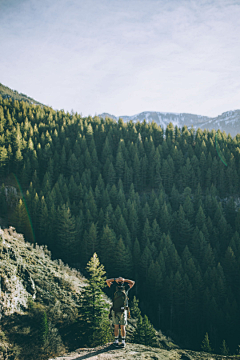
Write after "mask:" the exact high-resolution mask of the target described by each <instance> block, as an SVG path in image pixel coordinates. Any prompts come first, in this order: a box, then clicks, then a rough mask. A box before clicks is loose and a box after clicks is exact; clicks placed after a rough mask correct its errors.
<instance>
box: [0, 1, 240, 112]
mask: <svg viewBox="0 0 240 360" xmlns="http://www.w3.org/2000/svg"><path fill="white" fill-rule="evenodd" d="M239 19H240V0H238V1H234V0H186V1H184V0H168V1H167V0H41V1H40V0H0V49H1V55H0V83H2V84H3V85H6V86H8V87H10V88H11V89H13V90H17V91H18V92H22V93H24V94H26V95H28V96H30V97H32V98H34V99H35V100H37V101H40V102H42V103H44V104H46V105H49V106H52V107H53V108H54V109H64V110H65V111H71V110H73V111H77V112H78V113H81V114H82V115H83V116H88V115H92V116H94V115H96V114H100V113H102V112H108V113H110V114H113V115H116V116H119V115H134V114H137V113H140V112H142V111H162V112H178V113H181V112H186V113H193V114H199V115H207V116H217V115H219V114H221V113H222V112H225V111H228V110H236V109H240V20H239Z"/></svg>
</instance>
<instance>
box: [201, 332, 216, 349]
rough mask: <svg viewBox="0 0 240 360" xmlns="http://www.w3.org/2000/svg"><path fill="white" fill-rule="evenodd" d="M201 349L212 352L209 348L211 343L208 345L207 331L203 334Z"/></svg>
mask: <svg viewBox="0 0 240 360" xmlns="http://www.w3.org/2000/svg"><path fill="white" fill-rule="evenodd" d="M201 349H202V351H205V352H207V353H212V351H213V350H212V348H211V345H210V341H209V337H208V333H206V334H205V336H204V339H203V341H202V345H201Z"/></svg>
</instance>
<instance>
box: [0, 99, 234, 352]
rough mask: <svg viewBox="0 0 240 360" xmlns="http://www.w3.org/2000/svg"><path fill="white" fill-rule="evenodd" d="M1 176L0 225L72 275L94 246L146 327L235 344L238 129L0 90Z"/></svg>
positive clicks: (192, 342)
mask: <svg viewBox="0 0 240 360" xmlns="http://www.w3.org/2000/svg"><path fill="white" fill-rule="evenodd" d="M224 163H225V164H226V165H225V164H224ZM0 183H1V184H3V185H2V188H1V193H0V217H1V224H2V225H8V224H10V225H13V226H15V227H16V229H17V231H18V232H22V233H24V235H25V237H26V240H27V241H29V242H37V243H38V244H46V245H47V246H48V247H49V249H50V250H51V251H52V254H53V255H54V257H55V258H62V259H63V260H64V261H65V262H67V263H68V264H70V265H71V266H76V267H78V268H79V269H80V270H82V271H83V269H84V268H85V267H86V264H87V262H88V261H89V259H90V257H91V256H92V255H93V253H94V252H97V254H98V256H99V258H100V261H101V263H102V264H103V265H104V267H105V269H106V271H107V275H108V276H111V277H115V276H119V275H121V276H124V277H129V278H131V279H134V280H135V281H136V286H135V290H134V291H135V294H136V295H137V297H138V298H139V299H140V305H141V308H142V310H143V312H145V313H146V314H147V315H148V316H149V317H150V319H151V321H152V322H153V324H154V325H155V326H156V328H159V329H161V330H162V331H165V332H167V333H169V334H171V335H173V336H174V337H175V339H176V340H177V341H179V342H181V343H182V344H184V346H188V347H190V348H193V349H200V346H201V342H202V340H203V338H204V336H205V334H206V332H208V334H209V338H210V341H211V344H212V347H213V348H214V349H215V351H217V352H218V351H219V349H220V347H221V345H222V342H223V340H225V341H226V343H227V345H228V346H229V347H230V349H231V351H232V352H235V350H236V348H237V346H238V344H239V336H240V330H239V321H240V235H239V234H240V209H239V207H240V193H239V190H240V135H237V136H236V137H235V138H234V139H232V138H231V136H227V135H226V134H225V133H221V132H220V131H219V132H218V133H217V136H216V132H215V131H214V130H213V131H211V132H208V131H202V130H198V131H197V132H195V131H194V130H193V129H192V130H190V131H189V130H188V129H187V127H183V128H182V129H179V128H177V127H173V125H172V124H171V123H170V124H169V125H168V126H167V129H166V131H163V130H162V129H161V127H160V126H157V125H156V124H155V123H154V122H153V123H151V124H147V123H146V122H143V123H139V122H138V123H136V124H133V123H132V122H131V121H130V122H129V123H124V122H123V121H122V120H121V119H120V120H119V121H118V122H116V121H113V120H110V119H105V120H103V119H100V118H98V117H94V118H91V117H88V118H82V117H81V116H80V115H79V114H77V113H71V114H69V113H65V112H63V111H54V110H53V109H51V108H49V107H41V106H39V105H30V104H27V103H26V102H23V101H22V102H20V103H19V102H18V101H12V100H11V99H4V100H3V99H2V98H1V97H0ZM132 291H133V290H132ZM133 293H134V292H133Z"/></svg>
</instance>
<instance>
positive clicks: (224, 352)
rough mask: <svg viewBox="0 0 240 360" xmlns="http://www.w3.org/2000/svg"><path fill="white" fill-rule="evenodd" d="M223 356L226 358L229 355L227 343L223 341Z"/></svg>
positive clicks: (221, 349)
mask: <svg viewBox="0 0 240 360" xmlns="http://www.w3.org/2000/svg"><path fill="white" fill-rule="evenodd" d="M220 351H221V354H222V355H224V356H227V355H229V348H228V347H227V344H226V341H225V340H223V342H222V346H221V348H220Z"/></svg>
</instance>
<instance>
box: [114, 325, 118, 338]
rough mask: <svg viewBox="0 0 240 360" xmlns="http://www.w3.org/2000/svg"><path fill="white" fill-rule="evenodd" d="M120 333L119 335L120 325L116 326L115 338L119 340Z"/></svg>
mask: <svg viewBox="0 0 240 360" xmlns="http://www.w3.org/2000/svg"><path fill="white" fill-rule="evenodd" d="M118 333H119V325H114V336H115V339H116V338H118Z"/></svg>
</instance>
